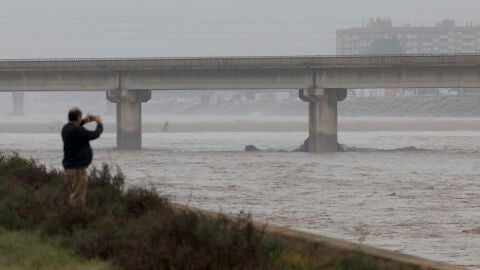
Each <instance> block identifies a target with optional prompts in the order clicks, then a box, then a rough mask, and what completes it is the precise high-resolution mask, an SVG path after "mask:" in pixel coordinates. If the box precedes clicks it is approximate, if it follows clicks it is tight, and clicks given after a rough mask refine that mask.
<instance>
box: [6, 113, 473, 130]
mask: <svg viewBox="0 0 480 270" xmlns="http://www.w3.org/2000/svg"><path fill="white" fill-rule="evenodd" d="M209 118H210V119H209ZM45 119H49V118H41V119H28V118H27V119H19V120H20V121H19V122H15V121H14V119H9V121H5V122H3V121H0V133H27V134H28V133H33V134H35V133H58V132H60V130H61V127H62V126H63V124H64V122H62V121H60V120H57V119H54V121H45ZM169 119H170V120H169ZM204 119H206V120H202V116H200V115H197V116H157V117H153V116H152V115H147V116H146V117H145V120H144V122H143V123H142V129H143V132H144V133H159V132H170V133H190V132H308V122H307V117H271V118H270V117H267V116H262V117H259V118H256V117H251V116H245V117H239V116H232V117H231V119H232V120H229V117H228V116H224V117H221V118H215V117H213V118H212V117H210V116H205V117H204ZM42 120H43V121H42ZM167 121H168V127H167V129H166V131H165V127H164V125H165V123H166V122H167ZM105 131H106V132H108V133H114V132H115V131H116V127H115V121H114V118H113V117H107V118H106V121H105ZM338 131H339V132H373V131H384V132H415V131H418V132H422V131H438V132H442V131H480V118H433V117H358V118H356V117H340V118H339V123H338Z"/></svg>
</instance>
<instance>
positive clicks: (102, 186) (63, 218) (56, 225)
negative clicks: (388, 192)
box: [0, 154, 370, 270]
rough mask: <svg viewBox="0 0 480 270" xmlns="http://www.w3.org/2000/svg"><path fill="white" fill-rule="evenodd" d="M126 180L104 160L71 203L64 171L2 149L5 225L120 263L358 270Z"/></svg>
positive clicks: (245, 219) (0, 223) (0, 209)
mask: <svg viewBox="0 0 480 270" xmlns="http://www.w3.org/2000/svg"><path fill="white" fill-rule="evenodd" d="M124 180H125V177H124V175H123V174H122V173H121V171H120V170H117V171H116V172H112V171H111V170H110V168H109V167H108V166H106V165H104V166H103V167H102V168H100V169H93V170H91V171H90V174H89V187H88V192H87V206H86V207H85V208H81V209H80V208H75V209H72V208H70V207H69V206H68V203H67V193H66V186H65V185H64V174H63V172H61V171H56V170H47V169H46V168H45V167H44V166H43V165H40V164H37V163H36V162H35V161H34V160H28V159H23V158H21V157H19V156H18V155H16V154H11V155H6V154H0V213H1V214H0V227H3V228H6V229H9V230H24V231H33V232H38V233H39V234H40V235H41V236H42V237H51V238H55V239H60V240H59V241H61V243H62V246H63V247H66V250H67V251H66V252H67V254H70V256H73V254H71V251H73V252H75V254H77V255H80V256H82V257H83V258H86V259H96V258H99V259H102V260H106V261H109V262H110V263H111V264H112V265H113V266H115V267H118V268H120V269H129V270H130V269H142V270H143V269H145V270H146V269H345V270H347V269H358V268H351V267H350V265H348V264H337V263H335V264H333V263H331V264H328V262H318V261H316V260H313V259H311V258H307V257H305V256H302V255H300V254H296V253H294V252H292V251H289V250H285V249H284V248H282V247H281V246H279V245H278V244H276V243H273V242H272V241H269V240H268V239H267V238H266V237H265V236H264V231H263V230H262V229H258V228H256V227H255V226H253V224H252V222H251V219H250V217H249V216H248V215H244V214H240V215H239V216H238V217H237V219H236V220H232V219H229V218H226V217H225V216H218V217H208V216H205V215H202V214H199V213H196V212H192V211H190V210H188V209H178V208H176V207H173V206H172V205H171V203H170V202H169V201H168V200H167V199H166V198H163V197H161V196H159V195H158V194H157V193H156V192H155V191H154V190H147V189H143V188H138V187H134V188H129V189H126V188H125V187H124ZM17 235H18V234H17ZM12 256H14V255H12ZM65 256H67V255H65ZM46 258H48V256H46ZM47 260H48V259H47ZM353 264H355V263H353ZM64 268H65V269H69V268H68V267H64ZM33 269H35V268H33ZM50 269H52V268H50ZM361 269H370V268H361Z"/></svg>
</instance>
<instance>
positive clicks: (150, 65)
mask: <svg viewBox="0 0 480 270" xmlns="http://www.w3.org/2000/svg"><path fill="white" fill-rule="evenodd" d="M408 66H416V67H443V66H456V67H467V66H468V67H471V66H480V55H479V54H459V55H448V54H445V55H382V56H288V57H203V58H123V59H122V58H117V59H102V58H91V59H29V60H20V59H18V60H0V71H35V70H42V71H49V70H50V71H52V70H91V71H102V70H109V71H123V70H172V69H180V70H187V69H188V70H196V69H203V70H212V69H230V70H232V69H233V70H234V69H252V68H254V69H327V68H348V67H354V68H358V67H366V68H368V67H375V68H378V67H408Z"/></svg>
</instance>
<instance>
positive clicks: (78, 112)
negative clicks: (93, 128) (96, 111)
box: [68, 108, 82, 121]
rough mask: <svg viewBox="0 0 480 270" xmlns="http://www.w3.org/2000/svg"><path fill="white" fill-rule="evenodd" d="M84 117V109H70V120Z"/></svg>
mask: <svg viewBox="0 0 480 270" xmlns="http://www.w3.org/2000/svg"><path fill="white" fill-rule="evenodd" d="M80 117H82V111H81V110H80V109H79V108H72V109H70V111H68V121H77V120H78V118H80Z"/></svg>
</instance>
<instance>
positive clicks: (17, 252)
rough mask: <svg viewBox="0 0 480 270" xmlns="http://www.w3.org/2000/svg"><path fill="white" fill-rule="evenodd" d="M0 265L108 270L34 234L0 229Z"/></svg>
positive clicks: (14, 269) (24, 269)
mask: <svg viewBox="0 0 480 270" xmlns="http://www.w3.org/2000/svg"><path fill="white" fill-rule="evenodd" d="M0 265H1V268H2V269H11V270H29V269H37V270H53V269H72V270H109V269H113V268H112V267H111V266H110V265H109V264H108V263H106V262H104V261H100V260H86V259H85V258H82V257H80V256H78V255H76V254H75V253H74V251H73V250H72V249H71V248H66V247H64V246H62V245H61V243H60V242H59V241H55V240H52V239H48V240H46V239H43V238H41V237H40V236H38V235H37V234H35V233H29V232H25V231H23V232H20V231H17V232H14V231H6V230H4V229H0Z"/></svg>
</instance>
